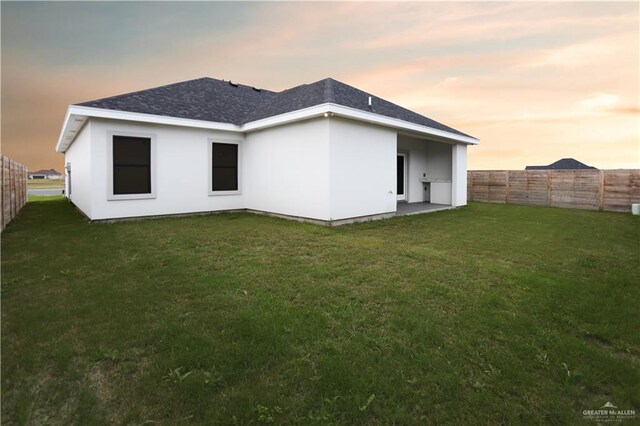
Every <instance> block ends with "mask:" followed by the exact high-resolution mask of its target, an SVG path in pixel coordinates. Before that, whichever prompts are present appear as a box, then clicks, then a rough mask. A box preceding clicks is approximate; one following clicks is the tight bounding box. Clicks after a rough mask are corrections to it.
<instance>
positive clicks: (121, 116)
mask: <svg viewBox="0 0 640 426" xmlns="http://www.w3.org/2000/svg"><path fill="white" fill-rule="evenodd" d="M89 118H106V119H111V120H123V121H137V122H141V123H151V124H165V125H170V126H182V127H194V128H200V129H211V130H222V131H228V132H240V131H241V130H240V126H237V125H235V124H230V123H218V122H214V121H205V120H193V119H190V118H179V117H169V116H164V115H154V114H144V113H138V112H129V111H118V110H110V109H102V108H93V107H86V106H80V105H70V106H69V108H68V109H67V115H66V116H65V120H64V124H63V125H62V131H61V132H60V137H59V138H58V143H57V145H56V151H57V152H62V153H64V152H65V151H66V150H67V149H68V148H69V147H70V146H71V144H72V143H73V142H74V140H75V139H76V136H77V135H78V133H79V130H80V128H82V126H84V123H85V122H86V121H87V120H88V119H89ZM74 122H75V123H81V124H80V126H76V127H77V128H76V129H75V132H74V131H73V130H74V126H73V123H74Z"/></svg>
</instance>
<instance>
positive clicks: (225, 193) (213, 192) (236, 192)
mask: <svg viewBox="0 0 640 426" xmlns="http://www.w3.org/2000/svg"><path fill="white" fill-rule="evenodd" d="M241 194H242V191H209V197H215V196H218V195H241Z"/></svg>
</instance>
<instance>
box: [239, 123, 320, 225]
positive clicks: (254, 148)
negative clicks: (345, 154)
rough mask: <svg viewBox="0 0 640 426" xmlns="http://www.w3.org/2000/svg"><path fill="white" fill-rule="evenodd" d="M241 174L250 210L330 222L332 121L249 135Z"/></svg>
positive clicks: (247, 205)
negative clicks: (330, 140) (330, 139)
mask: <svg viewBox="0 0 640 426" xmlns="http://www.w3.org/2000/svg"><path fill="white" fill-rule="evenodd" d="M243 171H244V174H243V178H244V179H243V180H244V184H245V193H244V195H245V207H246V208H248V209H252V210H259V211H265V212H270V213H278V214H284V215H290V216H298V217H302V218H311V219H320V220H330V219H331V216H330V212H329V120H328V119H326V118H317V119H311V120H306V121H301V122H297V123H291V124H286V125H282V126H277V127H271V128H268V129H264V130H259V131H255V132H251V133H248V134H247V135H246V138H245V149H244V164H243Z"/></svg>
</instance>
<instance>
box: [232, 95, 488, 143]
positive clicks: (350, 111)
mask: <svg viewBox="0 0 640 426" xmlns="http://www.w3.org/2000/svg"><path fill="white" fill-rule="evenodd" d="M325 114H333V115H335V116H339V117H344V118H350V119H353V120H358V121H364V122H367V123H371V124H377V125H381V126H386V127H391V128H394V129H401V130H407V131H410V132H415V133H418V134H421V135H427V136H431V137H437V138H442V139H446V140H447V141H452V142H456V143H464V144H468V145H477V144H478V143H480V140H479V139H477V138H474V137H471V136H464V135H459V134H456V133H452V132H447V131H445V130H440V129H435V128H433V127H429V126H424V125H421V124H415V123H411V122H408V121H405V120H400V119H397V118H391V117H387V116H384V115H380V114H376V113H374V112H368V111H362V110H359V109H356V108H351V107H347V106H344V105H339V104H335V103H331V102H328V103H324V104H320V105H315V106H312V107H309V108H304V109H299V110H296V111H292V112H287V113H284V114H279V115H275V116H273V117H267V118H263V119H260V120H255V121H251V122H249V123H245V124H243V125H242V126H241V128H242V130H243V131H244V132H250V131H254V130H260V129H264V128H268V127H273V126H278V125H282V124H286V123H290V122H294V121H299V120H306V119H309V118H314V117H320V116H323V115H325Z"/></svg>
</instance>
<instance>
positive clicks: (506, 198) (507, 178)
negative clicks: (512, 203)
mask: <svg viewBox="0 0 640 426" xmlns="http://www.w3.org/2000/svg"><path fill="white" fill-rule="evenodd" d="M505 179H506V182H505V184H504V202H505V203H507V204H508V203H509V189H510V187H509V170H507V175H506V176H505Z"/></svg>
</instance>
